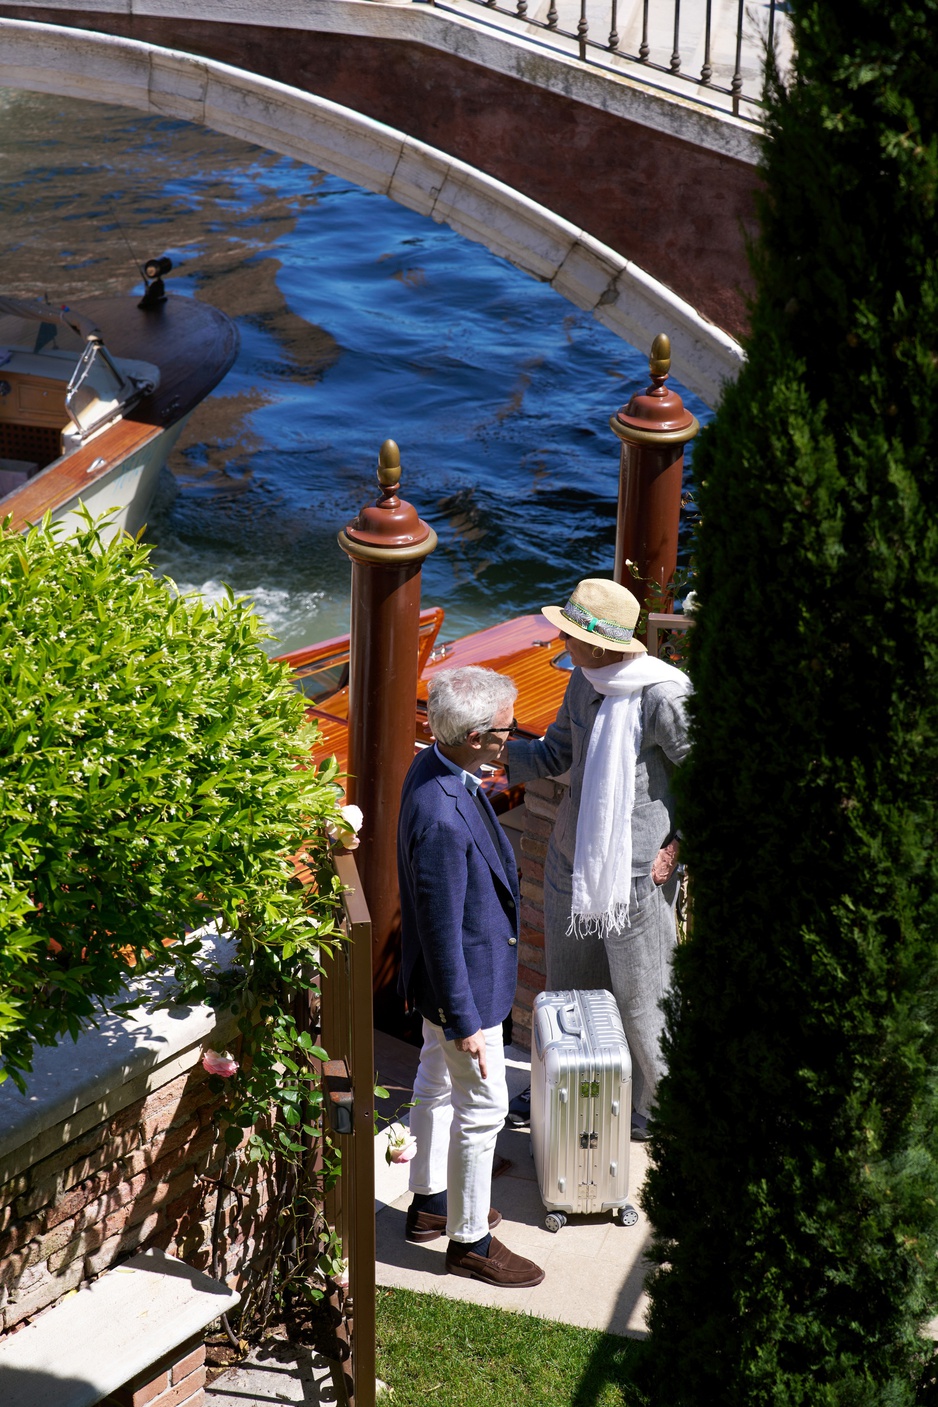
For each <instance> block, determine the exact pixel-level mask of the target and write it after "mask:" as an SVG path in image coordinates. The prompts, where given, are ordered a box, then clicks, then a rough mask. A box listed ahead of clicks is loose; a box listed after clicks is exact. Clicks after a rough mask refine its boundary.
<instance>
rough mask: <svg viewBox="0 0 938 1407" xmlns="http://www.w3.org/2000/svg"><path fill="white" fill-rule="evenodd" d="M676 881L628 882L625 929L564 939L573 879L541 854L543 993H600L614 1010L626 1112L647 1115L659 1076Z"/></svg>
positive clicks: (554, 859)
mask: <svg viewBox="0 0 938 1407" xmlns="http://www.w3.org/2000/svg"><path fill="white" fill-rule="evenodd" d="M677 891H678V875H677V873H676V872H675V874H673V875H672V876H671V878H670V879H669V880H668V882H667V884H662V885H656V884H654V882H653V881H652V879H651V876H650V875H642V876H640V877H638V878H635V879H633V880H632V897H631V900H630V902H629V925H628V926H626V927H624V928H618V929H615V930H614V931H613V932H612V933H610V934H609V936H608V937H607V938H606V939H605V942H603V940H602V939H599V938H574V937H573V936H572V935H568V933H567V928H568V927H569V924H570V912H571V905H572V875H571V872H570V869H569V868H568V866H567V865H566V864H565V863H564V862H563V860H562V859H558V857H556V856H550V855H549V856H548V862H547V872H546V874H545V876H544V947H545V956H546V959H547V990H548V991H550V992H554V991H562V990H563V989H565V988H569V989H572V990H589V989H591V988H592V989H595V988H605V990H606V991H608V992H612V994H613V996H614V997H615V999H616V1002H617V1003H618V1006H619V1012H620V1015H621V1016H622V1025H623V1027H624V1029H625V1038H626V1040H627V1041H628V1043H629V1050H630V1052H631V1055H632V1107H633V1108H634V1109H635V1111H636V1113H638V1114H643V1115H646V1116H647V1115H648V1113H649V1112H650V1110H651V1108H652V1106H653V1105H654V1102H655V1091H656V1089H657V1087H658V1081H659V1079H660V1078H661V1076H662V1074H663V1073H664V1059H663V1057H662V1054H661V1032H662V1030H663V1028H664V1013H663V1012H662V1010H661V1005H660V1004H661V1000H662V998H663V997H664V994H665V992H666V991H667V989H668V984H669V982H670V980H671V957H672V955H673V953H674V948H675V946H676V943H677V930H676V926H675V920H674V908H675V904H676V903H677Z"/></svg>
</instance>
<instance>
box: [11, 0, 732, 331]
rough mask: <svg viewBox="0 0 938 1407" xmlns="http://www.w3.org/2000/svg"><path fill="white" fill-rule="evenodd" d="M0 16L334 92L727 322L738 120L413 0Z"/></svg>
mask: <svg viewBox="0 0 938 1407" xmlns="http://www.w3.org/2000/svg"><path fill="white" fill-rule="evenodd" d="M482 13H483V17H484V12H482ZM0 16H6V17H9V18H12V19H21V20H33V21H38V22H41V23H44V24H52V25H68V26H73V25H76V24H77V25H80V26H81V28H82V29H84V30H91V31H96V32H99V33H103V34H108V35H112V36H118V37H123V38H128V39H135V40H139V41H142V42H144V43H147V44H150V45H154V46H158V47H160V48H164V49H169V50H174V51H178V52H180V53H182V54H188V55H194V56H200V57H204V58H208V59H211V60H214V61H216V62H220V63H223V64H226V65H229V66H231V67H233V68H237V69H241V70H244V71H246V72H249V73H252V74H254V75H256V76H258V77H260V78H263V79H269V80H273V81H274V82H276V83H281V84H285V85H288V86H290V87H291V88H296V89H300V90H301V91H303V92H306V93H309V94H311V95H315V96H317V97H321V98H325V99H327V100H330V101H332V102H334V103H338V104H341V105H342V106H343V107H347V108H351V109H353V110H354V111H355V112H357V113H360V114H362V115H363V116H366V117H370V118H372V119H375V120H376V121H378V122H380V123H383V124H386V125H388V126H390V127H392V128H394V129H397V130H398V131H400V132H403V133H404V134H405V135H406V136H409V137H411V138H413V139H415V140H416V141H418V142H421V143H425V144H427V145H429V146H432V147H434V148H436V149H437V150H439V151H441V152H443V153H446V154H447V155H450V156H452V157H455V158H456V159H457V160H459V161H461V162H465V163H466V164H467V165H468V166H471V167H473V168H476V169H477V170H479V171H481V172H483V173H485V174H487V175H489V176H491V177H493V178H494V179H495V180H497V181H499V182H501V183H503V184H504V185H506V186H507V187H509V188H512V189H514V190H516V191H518V192H520V193H521V194H522V195H524V196H527V197H528V198H529V199H530V200H532V201H534V202H535V203H536V204H538V205H540V206H543V207H546V209H548V210H550V211H552V212H555V213H556V214H557V215H559V216H560V217H561V218H562V219H564V220H566V221H568V222H569V223H570V224H572V225H574V226H576V227H577V228H578V229H580V230H585V231H588V233H589V235H590V236H592V237H593V238H594V239H596V240H598V241H599V242H600V243H601V244H604V245H607V246H609V247H610V248H611V249H612V250H613V251H615V252H616V253H617V254H618V255H620V256H621V257H622V258H623V259H624V260H626V261H628V262H630V263H634V264H637V265H638V266H639V267H640V268H641V269H643V270H644V271H645V272H646V273H648V274H649V275H651V277H652V279H654V280H656V281H658V282H660V283H662V284H664V285H665V286H666V287H667V288H670V289H673V290H674V292H675V293H676V294H677V295H678V297H679V298H680V299H681V300H683V301H684V302H686V303H688V304H690V305H691V307H693V308H695V309H697V310H698V311H699V312H700V313H701V314H702V315H703V317H704V318H705V319H708V320H709V321H711V322H713V323H715V324H716V325H717V326H718V327H720V328H722V329H723V330H724V331H725V332H727V333H729V334H731V336H733V337H738V336H739V334H740V333H741V332H743V331H744V330H745V327H746V296H747V293H748V291H749V285H748V273H747V261H746V255H745V245H746V239H747V236H748V235H749V234H750V233H751V232H752V231H753V229H754V225H755V196H756V191H757V188H758V170H757V161H758V150H759V140H760V139H759V136H758V133H757V132H756V131H755V130H754V128H753V126H752V124H750V123H744V122H741V121H739V120H738V119H734V118H733V117H732V116H730V115H728V114H718V113H715V112H712V111H707V110H705V109H703V108H700V107H699V106H697V105H696V104H694V103H693V102H691V101H689V100H686V99H682V98H681V97H679V96H676V95H673V94H665V93H662V92H658V91H655V90H653V89H651V88H649V87H648V86H646V85H644V84H642V83H640V82H638V81H636V80H635V79H634V78H632V77H630V76H629V75H628V74H619V73H612V72H607V71H604V70H598V69H597V68H596V67H595V66H593V65H590V64H586V63H582V62H581V61H580V60H579V59H577V58H575V57H573V56H571V55H567V54H563V53H558V52H555V51H551V50H549V49H547V48H546V47H544V46H543V45H542V44H541V43H540V42H538V41H537V39H536V38H532V37H528V36H526V35H523V34H520V33H511V32H508V31H506V30H504V29H502V28H498V27H492V26H487V25H486V24H485V23H483V22H482V21H480V20H479V19H477V18H476V17H475V16H468V15H464V14H451V13H447V14H444V13H442V12H440V11H437V10H435V9H434V8H433V7H432V6H430V5H424V4H411V3H404V4H397V3H394V4H388V3H375V0H268V2H267V3H266V4H265V6H264V11H263V21H262V22H259V21H258V12H257V7H256V6H255V5H254V4H253V3H249V2H248V0H59V3H58V4H55V5H49V4H39V3H36V0H27V2H26V3H20V4H6V3H2V0H0ZM196 120H198V119H196ZM307 159H309V158H307ZM353 179H354V177H353ZM509 257H510V256H509Z"/></svg>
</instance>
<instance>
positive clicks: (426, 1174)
mask: <svg viewBox="0 0 938 1407" xmlns="http://www.w3.org/2000/svg"><path fill="white" fill-rule="evenodd" d="M482 1034H483V1035H484V1036H485V1063H486V1065H487V1067H488V1078H487V1079H484V1080H483V1079H482V1076H481V1075H480V1074H479V1062H478V1061H477V1060H474V1059H473V1058H472V1056H471V1055H467V1054H465V1053H464V1052H463V1051H460V1050H457V1049H456V1042H455V1041H448V1040H447V1039H446V1037H445V1036H444V1035H443V1029H442V1027H440V1026H434V1025H433V1023H432V1022H431V1021H427V1020H426V1019H425V1020H424V1023H423V1049H422V1050H421V1052H420V1064H419V1066H418V1068H417V1078H416V1080H415V1081H414V1100H415V1104H414V1107H413V1109H411V1111H410V1131H411V1133H412V1134H413V1135H414V1138H415V1139H416V1140H417V1152H416V1154H415V1156H414V1158H413V1160H412V1162H411V1165H410V1190H411V1192H416V1193H422V1194H424V1195H426V1196H430V1195H432V1194H433V1193H434V1192H444V1191H445V1193H446V1208H447V1217H446V1234H447V1236H448V1237H449V1238H450V1240H451V1241H465V1242H472V1241H481V1240H482V1237H483V1236H485V1235H487V1234H488V1229H489V1207H490V1206H491V1202H492V1161H493V1159H494V1157H495V1140H496V1138H497V1137H498V1131H499V1129H500V1128H501V1127H502V1124H503V1123H504V1122H505V1116H506V1115H507V1113H508V1086H507V1084H506V1082H505V1050H504V1046H503V1045H502V1028H501V1026H493V1027H491V1029H490V1030H488V1031H483V1033H482Z"/></svg>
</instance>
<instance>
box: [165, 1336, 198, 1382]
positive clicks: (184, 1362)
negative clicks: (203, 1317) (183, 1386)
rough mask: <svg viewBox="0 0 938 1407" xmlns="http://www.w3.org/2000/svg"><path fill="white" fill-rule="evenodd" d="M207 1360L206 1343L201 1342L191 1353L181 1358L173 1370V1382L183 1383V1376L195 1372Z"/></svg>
mask: <svg viewBox="0 0 938 1407" xmlns="http://www.w3.org/2000/svg"><path fill="white" fill-rule="evenodd" d="M204 1362H205V1344H204V1343H203V1344H199V1346H198V1348H194V1349H193V1350H192V1352H191V1353H187V1354H186V1356H185V1358H180V1360H179V1362H178V1363H176V1364H175V1365H174V1367H173V1371H172V1380H173V1383H174V1384H175V1383H181V1382H182V1380H183V1378H187V1377H188V1376H189V1374H190V1373H194V1372H195V1371H196V1369H197V1368H201V1367H202V1365H203V1364H204Z"/></svg>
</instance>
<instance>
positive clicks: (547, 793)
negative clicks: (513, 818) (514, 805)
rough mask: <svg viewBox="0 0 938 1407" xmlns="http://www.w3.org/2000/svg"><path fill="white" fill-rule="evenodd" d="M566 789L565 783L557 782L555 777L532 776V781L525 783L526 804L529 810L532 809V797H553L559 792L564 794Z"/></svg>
mask: <svg viewBox="0 0 938 1407" xmlns="http://www.w3.org/2000/svg"><path fill="white" fill-rule="evenodd" d="M565 790H566V786H565V784H564V783H562V782H561V783H558V782H555V781H554V779H553V777H532V779H531V781H529V782H525V784H524V804H525V806H526V807H527V808H528V810H531V806H530V798H531V797H532V796H535V797H539V798H544V797H549V798H551V799H553V798H554V797H555V796H557V795H558V794H559V795H563V792H564V791H565Z"/></svg>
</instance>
